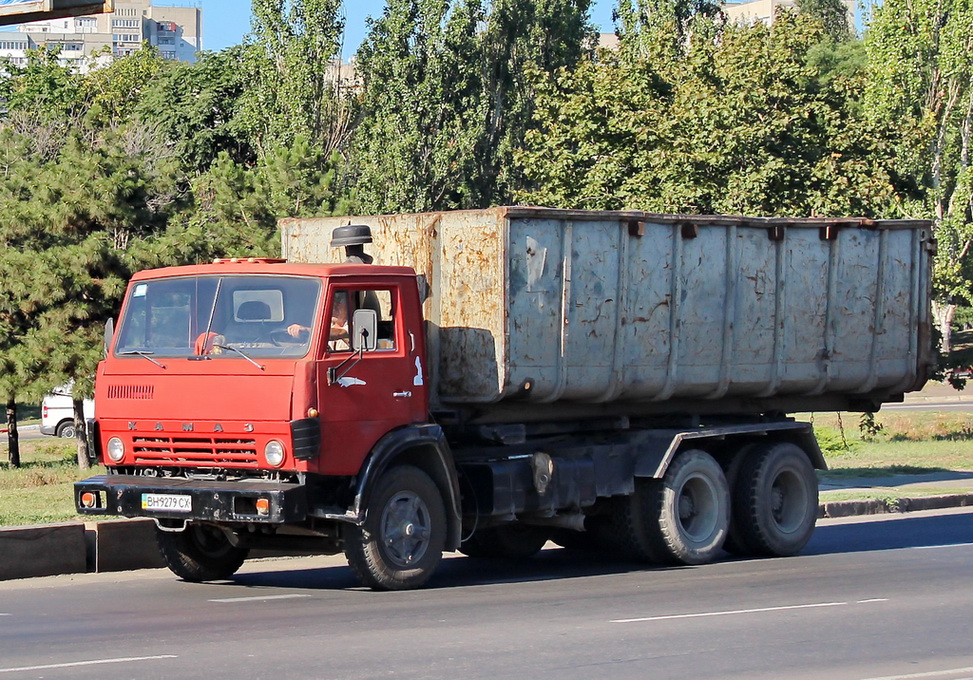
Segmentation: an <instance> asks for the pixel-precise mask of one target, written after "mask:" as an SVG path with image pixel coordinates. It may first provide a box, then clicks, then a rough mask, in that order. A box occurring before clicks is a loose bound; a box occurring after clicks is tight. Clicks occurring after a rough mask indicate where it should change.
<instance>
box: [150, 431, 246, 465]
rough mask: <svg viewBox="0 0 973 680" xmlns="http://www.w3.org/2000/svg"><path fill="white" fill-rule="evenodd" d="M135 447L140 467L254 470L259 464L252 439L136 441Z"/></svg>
mask: <svg viewBox="0 0 973 680" xmlns="http://www.w3.org/2000/svg"><path fill="white" fill-rule="evenodd" d="M132 444H133V447H134V451H135V461H136V462H137V463H144V464H159V465H166V464H168V465H195V466H198V467H224V466H231V467H253V468H255V467H257V462H258V461H257V442H256V441H255V440H253V439H226V438H219V439H217V438H210V437H135V438H134V439H133V440H132Z"/></svg>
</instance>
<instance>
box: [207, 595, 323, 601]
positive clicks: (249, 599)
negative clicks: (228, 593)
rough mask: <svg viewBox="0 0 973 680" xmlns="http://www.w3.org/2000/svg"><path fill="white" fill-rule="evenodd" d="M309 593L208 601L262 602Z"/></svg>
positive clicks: (291, 598)
mask: <svg viewBox="0 0 973 680" xmlns="http://www.w3.org/2000/svg"><path fill="white" fill-rule="evenodd" d="M299 597H311V596H310V595H253V596H252V597H224V598H220V599H217V600H210V602H223V603H226V602H263V601H264V600H293V599H296V598H299Z"/></svg>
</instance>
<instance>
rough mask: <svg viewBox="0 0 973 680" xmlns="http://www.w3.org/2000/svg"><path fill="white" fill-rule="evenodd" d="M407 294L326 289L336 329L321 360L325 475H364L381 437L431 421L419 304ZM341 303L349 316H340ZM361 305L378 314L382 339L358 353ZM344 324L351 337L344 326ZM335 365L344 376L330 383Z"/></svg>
mask: <svg viewBox="0 0 973 680" xmlns="http://www.w3.org/2000/svg"><path fill="white" fill-rule="evenodd" d="M404 293H405V290H404V286H403V285H401V284H385V285H371V286H365V285H361V284H359V285H335V286H332V287H331V288H330V290H329V292H328V299H327V304H326V310H325V314H326V316H325V317H324V319H325V323H324V328H325V330H324V332H325V333H326V334H328V333H329V332H330V331H329V326H331V327H332V330H333V333H332V335H331V337H330V338H329V340H328V342H324V343H322V344H321V346H322V358H321V360H320V361H319V362H318V365H319V367H320V372H319V374H318V392H319V394H318V403H319V412H320V416H319V417H320V419H321V430H322V431H321V435H322V437H321V456H322V460H321V472H322V473H324V474H331V475H355V474H358V472H359V470H360V468H361V464H362V462H363V461H364V460H365V458H366V456H367V455H368V452H369V451H371V450H372V448H373V447H374V446H375V443H376V442H378V440H379V439H381V438H382V436H384V435H385V434H386V433H388V432H389V431H391V430H393V429H395V428H397V427H400V426H403V425H409V424H412V423H419V422H424V421H425V420H426V403H427V398H426V389H427V388H426V384H425V380H426V378H425V371H426V369H425V366H424V365H423V361H424V360H425V359H424V357H421V356H420V352H421V348H422V343H421V342H420V341H419V337H418V336H419V333H420V332H421V326H420V323H421V321H420V320H419V317H418V313H417V312H418V306H417V305H405V304H403V302H404V300H403V295H404ZM343 300H344V302H345V304H346V305H347V321H345V320H344V319H343V318H341V317H342V315H341V313H340V312H341V309H340V308H341V306H342V301H343ZM407 307H413V308H414V309H415V312H416V313H414V314H411V315H407V314H406V313H404V310H405V309H406V308H407ZM361 308H370V309H374V310H375V311H376V313H377V314H378V338H377V342H376V345H377V346H376V348H375V349H374V350H371V351H365V352H363V353H362V354H361V355H360V356H359V355H358V353H357V352H354V351H353V350H352V349H351V345H352V344H353V343H352V338H353V337H354V336H355V333H356V329H355V327H354V313H355V310H356V309H361ZM410 316H411V317H412V319H411V321H409V318H408V317H410ZM329 320H331V321H332V322H333V323H332V324H329V323H328V321H329ZM342 322H343V323H344V324H346V328H347V331H346V332H347V337H343V335H344V334H343V333H341V332H340V330H339V328H340V327H341V325H342ZM331 368H334V369H335V371H336V373H337V376H338V379H337V380H335V381H333V382H332V383H331V384H328V383H329V375H328V374H329V369H331Z"/></svg>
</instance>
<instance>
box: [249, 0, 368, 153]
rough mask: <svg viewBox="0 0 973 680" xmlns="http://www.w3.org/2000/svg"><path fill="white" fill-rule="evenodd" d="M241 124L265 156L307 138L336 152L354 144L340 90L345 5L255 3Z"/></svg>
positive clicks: (301, 0) (288, 0) (336, 1)
mask: <svg viewBox="0 0 973 680" xmlns="http://www.w3.org/2000/svg"><path fill="white" fill-rule="evenodd" d="M252 6H253V31H252V33H251V35H250V36H249V37H248V39H247V41H246V43H245V52H244V55H245V58H244V61H243V63H242V67H243V72H244V74H245V76H246V78H247V87H246V90H245V92H244V96H243V98H242V101H241V112H240V115H241V116H242V120H241V123H242V124H243V125H244V126H245V127H246V129H247V130H248V131H249V135H250V139H251V141H252V143H253V144H254V145H255V146H256V147H257V149H258V150H259V152H260V153H266V152H267V151H269V149H271V148H274V147H278V146H280V145H283V146H289V145H290V144H291V143H293V141H294V139H295V138H296V137H297V136H299V135H303V136H304V137H305V138H307V139H309V140H310V141H311V142H312V143H313V144H315V145H317V146H320V147H322V148H324V149H325V151H326V153H327V154H328V155H330V154H331V152H333V151H336V150H338V149H339V148H341V147H342V145H343V144H344V142H345V141H346V139H347V134H348V130H347V126H348V123H349V113H348V106H347V105H348V102H347V101H346V100H345V99H344V98H343V97H342V95H341V91H340V88H339V85H340V83H339V80H338V77H337V75H338V74H337V71H336V66H337V64H338V63H340V55H341V40H342V36H343V33H344V20H343V18H342V16H343V13H342V9H341V7H342V1H341V0H253V3H252Z"/></svg>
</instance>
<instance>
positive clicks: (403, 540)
mask: <svg viewBox="0 0 973 680" xmlns="http://www.w3.org/2000/svg"><path fill="white" fill-rule="evenodd" d="M344 538H345V556H346V557H347V558H348V564H349V566H350V567H351V569H352V571H354V572H355V576H357V577H358V580H359V581H361V583H362V584H363V585H366V586H368V587H369V588H372V589H374V590H409V589H411V588H418V587H419V586H421V585H423V584H424V583H425V582H426V581H428V580H429V577H430V576H432V573H433V571H435V569H436V567H437V566H438V564H439V561H440V560H441V559H442V556H443V549H444V548H445V545H446V508H445V505H444V504H443V498H442V495H441V494H440V493H439V489H438V488H437V487H436V484H435V483H434V482H433V481H432V479H430V478H429V475H427V474H426V473H425V472H423V471H422V470H420V469H419V468H416V467H413V466H411V465H400V466H397V467H393V468H391V469H390V470H388V471H386V472H385V474H384V476H383V477H382V479H381V480H379V482H378V484H377V485H376V487H375V490H374V492H373V494H372V499H371V502H370V503H369V507H368V509H367V510H366V515H365V522H364V524H362V525H361V526H356V525H347V526H346V528H345V534H344Z"/></svg>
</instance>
